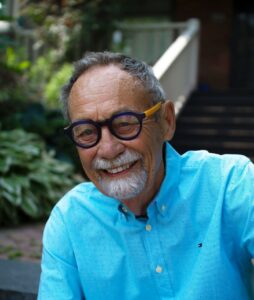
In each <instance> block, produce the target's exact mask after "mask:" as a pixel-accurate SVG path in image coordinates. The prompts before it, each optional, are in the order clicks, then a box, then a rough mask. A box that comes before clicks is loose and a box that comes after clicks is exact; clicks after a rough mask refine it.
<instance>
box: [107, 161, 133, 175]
mask: <svg viewBox="0 0 254 300" xmlns="http://www.w3.org/2000/svg"><path fill="white" fill-rule="evenodd" d="M136 163H137V161H134V162H132V163H128V164H125V165H122V166H119V167H116V168H112V169H106V170H103V171H104V173H106V174H108V175H117V174H120V173H121V174H122V173H126V172H128V171H129V170H130V169H131V168H132V167H133V166H134V165H135V164H136Z"/></svg>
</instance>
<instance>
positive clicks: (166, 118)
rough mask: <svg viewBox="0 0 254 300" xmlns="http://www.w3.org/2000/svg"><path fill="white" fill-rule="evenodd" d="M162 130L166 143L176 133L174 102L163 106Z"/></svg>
mask: <svg viewBox="0 0 254 300" xmlns="http://www.w3.org/2000/svg"><path fill="white" fill-rule="evenodd" d="M161 120H162V128H163V135H164V140H165V141H170V140H171V139H172V138H173V136H174V133H175V128H176V118H175V108H174V104H173V102H172V101H170V100H167V101H166V102H164V103H163V104H162V116H161Z"/></svg>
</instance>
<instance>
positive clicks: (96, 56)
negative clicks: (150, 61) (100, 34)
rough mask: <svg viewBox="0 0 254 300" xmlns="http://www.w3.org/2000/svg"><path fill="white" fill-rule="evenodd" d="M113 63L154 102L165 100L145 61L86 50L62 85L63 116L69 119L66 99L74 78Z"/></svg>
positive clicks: (161, 89) (122, 55) (162, 91)
mask: <svg viewBox="0 0 254 300" xmlns="http://www.w3.org/2000/svg"><path fill="white" fill-rule="evenodd" d="M110 64H115V65H117V66H119V69H121V70H123V71H126V72H127V73H129V74H130V75H131V76H132V77H133V78H135V79H138V81H139V82H140V83H141V84H142V86H143V87H144V88H145V90H146V91H147V93H148V94H149V95H150V97H151V100H152V102H153V103H154V104H155V103H157V102H160V101H165V100H166V95H165V92H164V90H163V88H162V86H161V85H160V82H159V81H158V79H157V78H156V77H155V75H154V73H153V70H152V68H151V67H150V66H149V65H147V64H146V63H145V62H143V61H140V60H137V59H135V58H131V57H129V56H127V55H124V54H121V53H112V52H108V51H104V52H87V53H86V54H85V56H84V57H83V58H82V59H80V60H78V61H77V62H75V63H74V71H73V74H72V76H71V78H70V79H69V81H68V82H67V83H66V84H65V85H64V86H63V87H62V90H61V96H60V100H61V102H62V106H63V114H64V117H65V118H66V119H68V120H70V117H69V112H68V100H69V95H70V92H71V89H72V87H73V85H74V83H75V82H76V80H77V79H78V78H79V77H80V76H81V75H82V74H83V73H84V72H86V71H87V70H88V69H90V68H92V67H94V66H106V65H110Z"/></svg>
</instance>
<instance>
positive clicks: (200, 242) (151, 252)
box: [39, 144, 254, 300]
mask: <svg viewBox="0 0 254 300" xmlns="http://www.w3.org/2000/svg"><path fill="white" fill-rule="evenodd" d="M252 257H254V166H253V164H252V163H251V162H250V161H249V160H248V159H247V158H246V157H244V156H240V155H222V156H220V155H215V154H211V153H208V152H207V151H190V152H187V153H185V154H184V155H179V154H178V153H177V152H176V151H175V150H174V149H173V148H172V147H171V146H170V145H169V144H166V151H165V177H164V180H163V182H162V184H161V187H160V189H159V191H158V192H157V194H156V196H155V197H154V199H153V201H152V202H151V203H150V204H149V206H148V209H147V218H136V217H135V216H134V214H133V213H132V212H131V211H130V210H129V209H128V208H127V207H126V206H124V205H123V204H121V202H119V201H118V200H116V199H113V198H110V197H107V196H105V195H103V194H102V193H101V192H100V191H99V190H98V189H97V188H96V187H95V186H94V185H93V183H91V182H86V183H82V184H80V185H78V186H76V187H75V188H74V189H73V190H71V191H70V192H69V193H67V194H66V195H65V196H64V197H63V199H61V200H60V201H59V202H58V203H57V205H56V206H55V208H54V209H53V211H52V213H51V216H50V218H49V220H48V222H47V224H46V227H45V231H44V237H43V257H42V275H41V281H40V289H39V299H40V300H51V299H52V300H65V299H74V300H79V299H87V300H105V299H107V300H144V299H145V300H157V299H160V300H166V299H167V300H169V299H175V300H185V299H186V300H199V299H200V300H201V299H202V300H203V299H206V300H215V299H216V300H229V299H230V300H246V299H250V272H251V266H252V265H251V258H252Z"/></svg>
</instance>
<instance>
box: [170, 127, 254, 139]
mask: <svg viewBox="0 0 254 300" xmlns="http://www.w3.org/2000/svg"><path fill="white" fill-rule="evenodd" d="M178 138H181V139H186V138H188V139H193V138H194V139H205V138H215V139H234V140H253V143H254V130H253V129H249V130H248V129H246V130H244V129H232V128H229V129H227V128H217V129H216V128H177V131H176V134H175V137H174V139H178Z"/></svg>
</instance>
